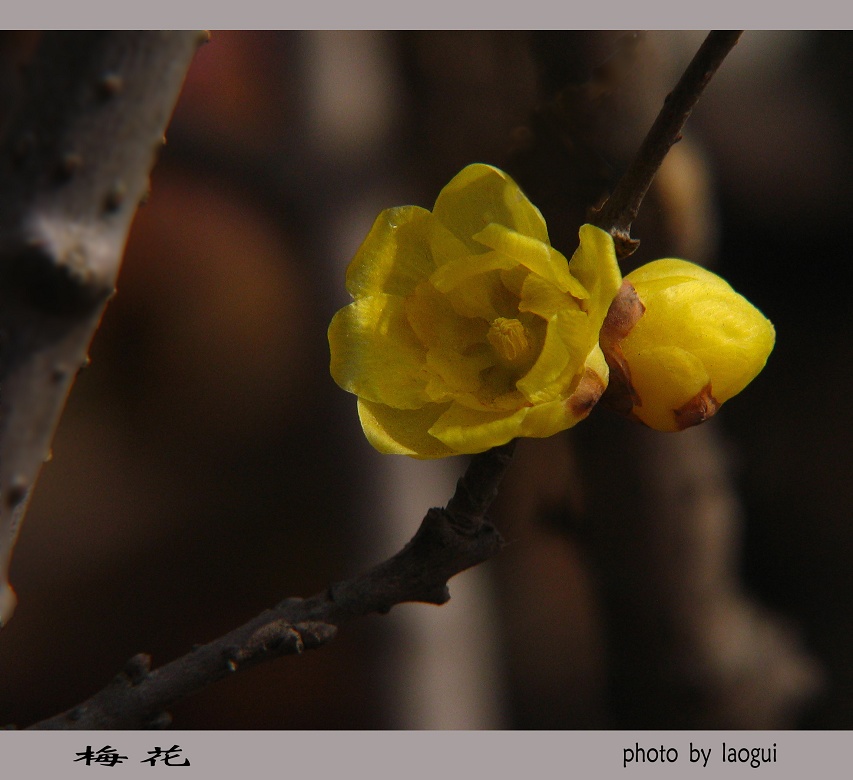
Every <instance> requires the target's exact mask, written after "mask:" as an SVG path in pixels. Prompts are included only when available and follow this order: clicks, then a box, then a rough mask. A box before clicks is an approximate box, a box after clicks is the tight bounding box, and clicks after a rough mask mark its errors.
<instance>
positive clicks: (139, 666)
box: [124, 653, 151, 687]
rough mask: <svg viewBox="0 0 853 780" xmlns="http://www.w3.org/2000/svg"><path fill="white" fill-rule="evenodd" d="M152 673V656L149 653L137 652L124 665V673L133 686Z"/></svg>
mask: <svg viewBox="0 0 853 780" xmlns="http://www.w3.org/2000/svg"><path fill="white" fill-rule="evenodd" d="M150 673H151V656H150V655H148V653H137V654H136V655H135V656H133V658H131V659H129V660H128V662H127V663H126V664H125V665H124V675H125V677H127V680H128V682H130V684H131V686H132V687H135V686H137V685H139V684H140V683H141V682H143V681H145V680H146V679H147V678H148V675H149V674H150Z"/></svg>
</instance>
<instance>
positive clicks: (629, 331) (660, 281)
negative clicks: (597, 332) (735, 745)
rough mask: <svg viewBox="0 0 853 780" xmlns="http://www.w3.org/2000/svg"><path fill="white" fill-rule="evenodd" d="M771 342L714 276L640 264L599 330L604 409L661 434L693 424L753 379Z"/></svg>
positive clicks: (662, 263)
mask: <svg viewBox="0 0 853 780" xmlns="http://www.w3.org/2000/svg"><path fill="white" fill-rule="evenodd" d="M775 338H776V334H775V331H774V329H773V325H772V324H771V322H770V321H769V320H768V319H767V318H766V317H765V316H764V315H763V314H762V313H761V312H760V311H758V309H756V308H755V307H754V306H753V305H752V304H751V303H750V302H749V301H747V300H746V298H744V297H743V296H741V295H738V293H736V292H735V291H734V290H733V289H732V288H731V287H730V286H729V284H728V283H727V282H725V281H724V280H723V279H721V278H720V277H719V276H717V275H716V274H713V273H711V272H710V271H706V270H705V269H704V268H701V267H699V266H697V265H695V264H693V263H689V262H687V261H685V260H674V259H666V260H656V261H655V262H652V263H648V264H647V265H644V266H642V267H641V268H638V269H637V270H636V271H634V272H632V273H630V274H628V276H627V277H625V281H624V283H623V286H622V289H621V290H620V291H619V293H618V294H617V296H616V298H615V300H614V302H613V305H612V306H611V308H610V311H609V313H608V316H607V320H606V321H605V324H604V328H603V329H602V333H601V346H602V349H603V351H604V353H605V355H606V357H607V362H608V364H609V365H610V372H611V390H610V391H609V393H608V394H609V396H610V398H609V401H610V404H611V406H613V407H614V408H616V409H617V410H618V411H621V412H623V413H626V414H629V415H631V416H632V417H635V418H637V419H639V420H640V421H642V422H644V423H645V424H646V425H648V426H649V427H651V428H655V429H657V430H661V431H677V430H682V429H684V428H688V427H690V426H691V425H697V424H698V423H700V422H703V421H704V420H706V419H708V418H709V417H711V416H712V415H713V414H714V413H715V412H716V411H717V409H718V408H719V407H720V405H721V404H723V403H724V402H725V401H727V400H728V399H729V398H731V397H732V396H734V395H737V394H738V393H739V392H740V391H741V390H743V389H744V388H745V387H746V386H747V385H748V384H749V383H750V382H751V381H752V380H753V379H754V378H755V377H756V376H757V375H758V373H759V372H760V371H761V369H762V368H763V367H764V364H765V363H766V362H767V358H768V356H769V355H770V352H771V351H772V349H773V345H774V342H775Z"/></svg>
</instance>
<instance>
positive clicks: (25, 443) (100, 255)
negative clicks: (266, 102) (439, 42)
mask: <svg viewBox="0 0 853 780" xmlns="http://www.w3.org/2000/svg"><path fill="white" fill-rule="evenodd" d="M199 40H200V39H199V34H198V33H187V32H86V33H82V32H56V33H45V35H44V38H43V40H42V42H41V45H40V47H39V50H38V52H37V53H36V56H35V59H34V61H33V62H32V64H31V65H30V67H29V71H28V73H27V83H26V88H25V91H24V99H23V101H22V103H21V105H20V106H18V108H17V111H16V112H15V113H14V115H13V116H12V117H11V119H10V121H9V124H8V126H7V129H6V133H5V136H4V138H3V141H2V145H0V387H2V395H0V627H2V625H3V624H5V623H6V622H7V621H8V620H9V618H10V616H11V614H12V610H13V609H14V606H15V595H14V592H13V591H12V588H11V586H10V585H9V584H8V582H7V579H6V572H7V568H8V562H9V557H10V555H11V552H12V547H13V546H14V543H15V539H16V537H17V534H18V530H19V528H20V523H21V519H22V518H23V515H24V512H25V511H26V506H27V503H28V501H29V497H30V493H31V490H32V486H33V484H34V483H35V481H36V478H37V476H38V473H39V471H40V469H41V464H42V462H43V461H44V460H45V459H46V458H47V456H48V453H49V450H50V443H51V440H52V439H53V433H54V430H55V428H56V424H57V422H58V420H59V415H60V412H61V411H62V407H63V406H64V404H65V399H66V397H67V395H68V392H69V390H70V388H71V384H72V382H73V381H74V377H75V376H76V374H77V370H78V369H79V368H80V366H81V365H83V364H84V363H85V361H86V353H87V351H88V348H89V343H90V341H91V339H92V336H93V335H94V332H95V329H96V328H97V326H98V323H99V322H100V319H101V315H102V313H103V310H104V307H105V306H106V303H107V301H108V299H109V298H110V296H111V295H112V293H113V288H114V285H115V280H116V276H117V275H118V269H119V265H120V262H121V256H122V253H123V251H124V244H125V241H126V238H127V233H128V230H129V228H130V222H131V220H132V218H133V215H134V213H135V211H136V206H137V203H138V202H139V201H140V199H141V198H142V197H143V195H144V193H145V192H146V190H147V187H148V173H149V171H150V169H151V166H152V165H153V163H154V158H155V155H156V152H157V150H158V149H159V148H160V146H161V145H162V139H163V133H164V132H165V128H166V123H167V122H168V119H169V117H170V115H171V112H172V108H173V106H174V104H175V101H176V100H177V96H178V92H179V90H180V87H181V84H182V83H183V79H184V74H185V73H186V70H187V67H188V66H189V63H190V60H191V58H192V56H193V54H194V52H195V50H196V47H197V45H198V43H199Z"/></svg>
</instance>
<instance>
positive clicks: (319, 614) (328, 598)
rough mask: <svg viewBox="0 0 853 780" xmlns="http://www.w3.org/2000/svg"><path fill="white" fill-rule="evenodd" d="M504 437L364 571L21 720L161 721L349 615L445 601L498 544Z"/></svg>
mask: <svg viewBox="0 0 853 780" xmlns="http://www.w3.org/2000/svg"><path fill="white" fill-rule="evenodd" d="M512 444H513V443H512V442H510V444H508V445H504V446H503V447H498V448H495V449H494V450H491V451H489V452H487V453H482V454H481V455H478V456H475V458H474V459H473V460H472V462H471V465H470V466H469V468H468V470H467V471H466V473H465V475H464V476H463V477H462V479H460V480H459V483H458V485H457V487H456V493H455V494H454V496H453V498H451V500H450V502H449V503H448V508H447V509H430V510H429V512H427V514H426V517H424V519H423V521H422V523H421V526H420V528H419V529H418V532H417V533H416V534H415V536H414V538H413V539H412V540H411V541H410V542H409V543H408V544H407V545H406V546H405V547H404V548H403V549H402V550H401V551H400V552H398V553H397V554H396V555H395V556H393V557H392V558H389V559H388V560H387V561H385V562H383V563H380V564H379V565H378V566H375V567H374V568H373V569H371V570H370V571H368V572H366V573H364V574H362V575H359V576H357V577H353V578H352V579H350V580H346V581H345V582H339V583H336V584H334V585H332V586H331V587H329V588H327V589H326V590H324V591H322V592H321V593H318V594H316V595H315V596H312V597H311V598H308V599H297V598H292V599H286V600H285V601H283V602H282V603H281V604H279V605H278V606H276V607H275V608H274V609H270V610H266V611H265V612H263V613H261V614H260V615H258V616H257V617H256V618H254V619H253V620H251V621H249V622H248V623H246V624H245V625H243V626H240V627H239V628H237V629H235V630H234V631H231V632H230V633H228V634H226V635H225V636H222V637H220V638H219V639H216V640H214V641H212V642H209V643H208V644H205V645H200V646H199V647H196V648H195V649H193V650H192V651H191V652H189V653H187V654H186V655H184V656H182V657H180V658H178V659H176V660H174V661H172V662H170V663H168V664H166V665H165V666H162V667H160V668H159V669H156V670H154V671H151V669H150V664H151V659H150V657H149V656H147V655H144V654H140V655H136V656H134V657H133V658H131V659H130V661H128V663H127V665H126V666H125V668H124V670H123V671H122V672H121V673H120V674H118V675H117V676H116V677H115V679H114V680H113V681H112V682H111V683H109V684H108V685H107V686H106V687H105V688H103V689H102V690H100V691H98V693H96V694H95V695H94V696H92V697H90V698H89V699H87V700H86V701H85V702H83V703H82V704H80V705H78V706H76V707H72V708H71V709H69V710H67V711H66V712H63V713H61V714H59V715H56V716H54V717H51V718H48V719H46V720H43V721H41V722H39V723H36V724H34V725H32V726H30V727H29V728H31V729H104V728H112V729H116V728H120V729H141V728H163V727H165V726H168V725H169V723H170V722H171V718H170V716H169V715H168V713H167V712H166V710H167V709H168V708H169V707H171V706H172V705H173V704H175V703H176V702H178V701H180V700H181V699H183V698H185V697H186V696H188V695H190V694H192V693H195V692H196V691H199V690H201V689H202V688H205V687H207V686H208V685H210V684H211V683H214V682H216V681H217V680H221V679H222V678H223V677H227V676H229V675H232V674H234V673H235V672H238V671H242V670H244V669H249V668H251V667H253V666H256V665H257V664H259V663H261V662H262V661H268V660H272V659H273V658H278V657H280V656H283V655H292V654H299V653H302V652H303V651H305V650H310V649H313V648H317V647H320V646H322V645H323V644H325V643H326V642H328V641H329V640H330V639H332V638H333V637H334V636H335V634H336V633H337V627H338V626H340V625H341V624H343V623H346V622H348V621H349V620H352V619H353V618H357V617H361V616H363V615H369V614H371V613H376V612H378V613H386V612H388V611H389V610H390V609H391V608H392V607H393V606H395V605H396V604H401V603H403V602H408V601H419V602H425V603H429V604H444V603H445V602H446V601H448V600H449V598H450V593H449V592H448V589H447V581H448V580H449V579H450V578H451V577H453V576H454V575H456V574H458V573H459V572H461V571H464V570H465V569H468V568H470V567H471V566H476V565H477V564H479V563H482V562H483V561H486V560H488V559H489V558H491V557H492V556H494V555H495V554H497V552H498V551H499V550H500V549H501V547H502V546H503V541H502V539H501V536H500V534H499V533H498V532H497V530H496V529H495V527H494V526H493V525H492V524H491V523H490V522H489V521H488V520H487V519H486V517H485V512H486V510H487V509H488V507H489V505H490V504H491V502H492V498H493V497H494V495H495V494H496V491H497V485H498V482H500V478H501V476H503V472H504V470H505V469H506V466H507V464H508V463H509V456H510V453H511V451H512ZM473 483H476V484H473ZM451 506H454V507H456V509H455V510H451V509H450V507H451Z"/></svg>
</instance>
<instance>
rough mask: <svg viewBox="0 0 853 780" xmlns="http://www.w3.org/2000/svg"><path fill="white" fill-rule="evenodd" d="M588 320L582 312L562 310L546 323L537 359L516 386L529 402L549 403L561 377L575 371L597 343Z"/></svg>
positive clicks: (573, 373) (557, 390)
mask: <svg viewBox="0 0 853 780" xmlns="http://www.w3.org/2000/svg"><path fill="white" fill-rule="evenodd" d="M589 321H590V318H589V316H588V315H587V313H586V312H582V311H579V310H577V309H574V310H573V309H563V310H561V311H558V312H557V313H556V314H555V315H554V317H553V318H552V319H551V320H550V321H549V322H548V330H547V331H546V334H545V344H544V345H543V346H542V351H541V353H540V354H539V358H538V359H537V360H536V362H535V363H534V364H533V367H532V368H531V369H530V370H529V371H528V372H527V374H525V376H524V377H522V378H521V379H519V380H518V382H517V383H516V387H517V388H518V389H519V390H520V391H521V392H522V393H524V396H525V397H526V398H527V400H528V401H529V402H530V403H533V404H538V403H545V402H547V401H553V400H554V399H555V398H556V397H557V396H558V395H559V392H560V390H561V389H562V386H563V382H564V381H565V378H566V377H568V378H571V377H573V376H574V375H575V374H576V373H577V372H578V371H579V369H580V367H581V366H582V365H583V362H584V360H586V357H587V355H589V352H590V350H591V349H592V348H593V346H594V345H595V343H596V340H597V332H595V331H592V330H591V328H590V324H589Z"/></svg>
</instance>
